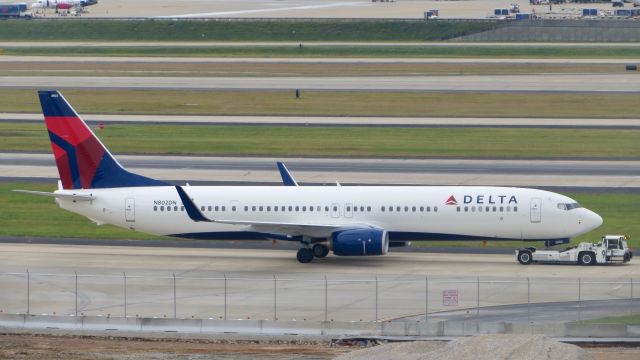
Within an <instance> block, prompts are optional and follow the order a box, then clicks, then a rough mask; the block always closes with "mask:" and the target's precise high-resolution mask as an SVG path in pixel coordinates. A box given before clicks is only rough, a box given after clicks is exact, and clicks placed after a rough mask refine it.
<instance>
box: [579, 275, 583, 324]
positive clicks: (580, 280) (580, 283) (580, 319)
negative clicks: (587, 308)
mask: <svg viewBox="0 0 640 360" xmlns="http://www.w3.org/2000/svg"><path fill="white" fill-rule="evenodd" d="M581 301H582V278H578V322H580V321H582V314H580V305H581Z"/></svg>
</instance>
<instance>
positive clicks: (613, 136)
mask: <svg viewBox="0 0 640 360" xmlns="http://www.w3.org/2000/svg"><path fill="white" fill-rule="evenodd" d="M96 132H97V135H98V136H99V137H100V138H101V140H102V141H103V142H104V143H105V144H106V145H107V146H108V147H109V148H110V149H111V150H112V151H113V152H114V153H116V154H117V153H137V154H199V155H246V156H249V155H259V156H272V155H276V156H364V157H396V156H398V157H468V158H577V159H579V158H599V159H612V158H621V159H622V158H628V159H637V158H640V142H639V141H638V139H639V138H640V130H628V129H625V130H600V129H595V130H594V129H519V128H380V127H366V128H363V127H303V126H216V125H195V126H189V125H134V124H125V125H115V124H109V125H107V126H106V127H105V129H102V130H100V129H96ZM0 139H1V141H0V151H39V152H48V151H50V148H49V147H50V145H49V140H48V136H47V133H46V130H45V127H44V125H43V124H24V123H0ZM586 144H588V146H585V145H586Z"/></svg>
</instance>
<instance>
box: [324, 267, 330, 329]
mask: <svg viewBox="0 0 640 360" xmlns="http://www.w3.org/2000/svg"><path fill="white" fill-rule="evenodd" d="M328 297H329V296H328V285H327V275H325V276H324V321H325V322H326V321H327V319H328V317H327V316H328V312H329V311H328V310H329V309H328Z"/></svg>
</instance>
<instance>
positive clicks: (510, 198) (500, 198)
mask: <svg viewBox="0 0 640 360" xmlns="http://www.w3.org/2000/svg"><path fill="white" fill-rule="evenodd" d="M462 200H463V201H462V203H463V204H478V205H484V204H491V205H493V204H497V205H505V204H506V205H511V204H518V199H517V198H516V197H515V195H464V196H463V197H462ZM444 204H445V205H458V200H456V197H455V196H453V195H451V196H449V198H448V199H447V201H445V203H444Z"/></svg>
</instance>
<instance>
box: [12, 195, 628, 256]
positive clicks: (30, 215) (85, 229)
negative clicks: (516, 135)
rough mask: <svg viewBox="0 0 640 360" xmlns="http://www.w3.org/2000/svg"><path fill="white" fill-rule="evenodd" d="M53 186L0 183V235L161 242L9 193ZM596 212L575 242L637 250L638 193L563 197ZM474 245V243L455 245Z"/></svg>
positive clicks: (37, 198)
mask: <svg viewBox="0 0 640 360" xmlns="http://www.w3.org/2000/svg"><path fill="white" fill-rule="evenodd" d="M55 188H56V185H55V184H50V185H46V184H34V183H0V218H1V219H3V223H2V227H0V236H18V237H72V238H96V239H119V238H121V239H163V237H158V236H152V235H146V234H142V233H138V232H133V231H130V230H124V229H119V228H116V227H113V226H110V225H104V226H96V225H94V224H93V223H91V222H90V221H89V220H87V219H86V218H84V217H82V216H79V215H76V214H73V213H70V212H67V211H65V210H62V209H60V208H58V206H57V205H55V203H54V202H53V200H52V199H50V198H45V197H40V196H33V195H27V194H21V193H16V192H12V191H11V190H12V189H28V190H37V191H53V190H54V189H55ZM566 195H568V196H571V197H572V198H574V199H576V200H578V201H579V202H581V203H582V204H583V205H584V206H586V207H588V208H589V209H591V210H594V211H596V212H597V213H599V214H600V215H601V216H602V217H603V218H604V220H605V221H604V225H603V226H602V227H601V228H599V229H596V230H594V231H593V232H591V233H589V234H585V235H583V236H581V237H579V238H577V239H575V241H597V240H599V239H600V236H601V235H602V234H605V233H612V234H619V233H627V234H629V235H631V240H630V242H629V244H630V246H631V247H637V245H638V243H639V240H638V237H639V236H640V223H638V221H637V219H636V216H637V214H638V210H639V206H640V205H638V204H640V194H637V193H631V194H611V193H579V194H571V193H568V194H566ZM474 243H475V246H478V244H477V242H457V243H456V244H466V245H471V246H473V245H474ZM443 244H447V245H448V243H444V242H421V243H420V246H442V245H443ZM530 245H538V244H537V243H523V242H500V241H493V242H488V243H487V246H489V247H505V246H506V247H519V246H530Z"/></svg>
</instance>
